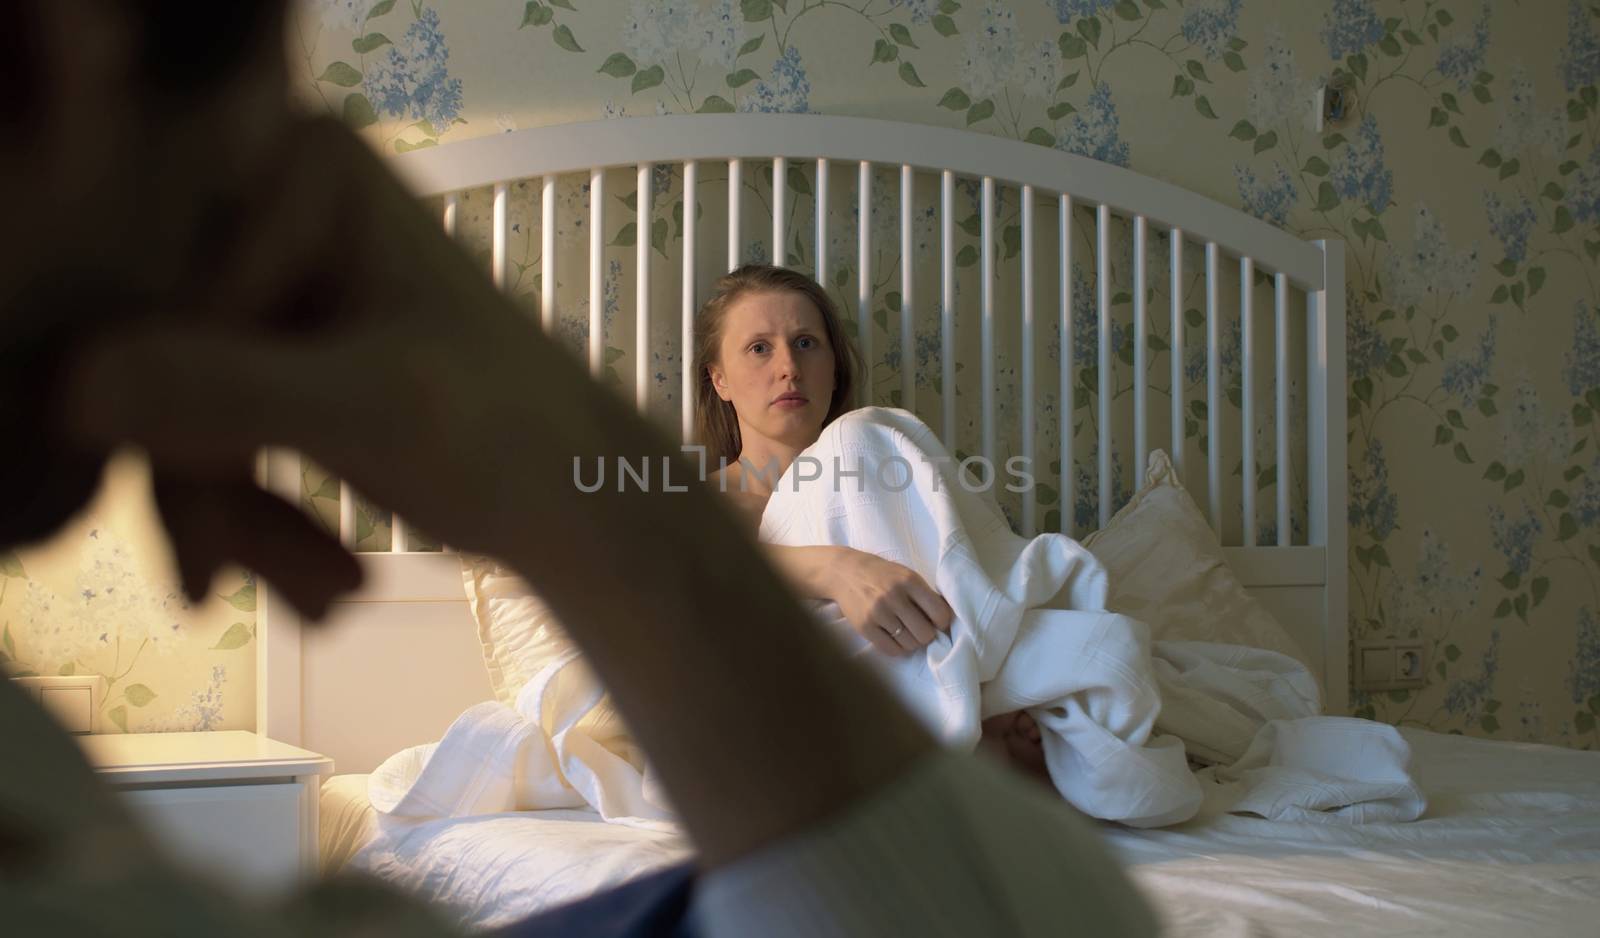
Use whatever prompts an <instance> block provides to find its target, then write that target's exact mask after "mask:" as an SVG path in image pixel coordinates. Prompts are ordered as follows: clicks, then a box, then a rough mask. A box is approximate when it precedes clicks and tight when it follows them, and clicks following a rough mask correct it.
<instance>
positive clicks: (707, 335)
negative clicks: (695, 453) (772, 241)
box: [694, 264, 861, 465]
mask: <svg viewBox="0 0 1600 938" xmlns="http://www.w3.org/2000/svg"><path fill="white" fill-rule="evenodd" d="M757 293H798V294H800V295H802V296H804V297H805V298H806V299H808V300H810V301H811V303H812V305H814V306H815V307H816V308H817V311H818V312H820V313H821V314H822V328H823V330H824V331H825V332H826V333H827V338H828V347H829V348H831V349H833V398H832V399H831V400H830V401H829V402H828V416H827V417H826V418H825V419H824V420H823V426H827V425H828V424H830V423H832V422H833V420H834V418H835V417H838V416H839V415H840V414H842V413H844V412H845V411H847V410H849V409H850V408H851V406H852V401H853V399H854V394H855V384H856V380H855V379H856V369H857V368H859V367H860V363H861V353H860V352H858V351H856V347H855V343H853V342H851V341H850V339H849V337H847V336H846V335H845V334H844V329H843V328H842V327H841V325H840V322H839V310H838V308H837V307H835V306H834V305H833V300H831V299H829V298H828V291H826V290H824V289H823V288H822V286H821V285H820V284H818V283H817V282H816V281H815V280H812V279H811V278H810V277H807V276H806V275H805V274H802V273H799V272H797V271H793V270H789V269H787V268H784V267H773V266H771V265H769V264H746V265H744V266H743V267H740V268H738V269H736V270H734V271H732V272H731V273H728V274H726V275H724V276H722V277H720V278H718V280H717V282H716V284H715V285H714V286H713V287H712V293H711V299H709V300H706V302H705V305H704V306H702V307H700V312H699V313H698V314H696V316H695V326H694V336H695V338H694V371H695V376H696V377H695V380H696V385H695V409H694V410H695V415H694V424H695V439H696V441H697V442H699V443H700V444H701V445H703V446H705V447H706V460H707V462H708V463H709V464H712V465H715V464H716V463H717V462H718V460H721V459H726V460H727V461H728V462H733V461H735V460H737V459H738V458H739V452H740V450H741V449H742V446H743V444H742V441H741V440H740V438H739V417H738V415H737V414H735V413H734V410H733V404H731V403H729V402H728V401H725V400H723V399H722V398H721V397H719V396H718V395H717V389H716V388H715V387H714V386H713V385H712V383H711V366H712V364H713V363H715V362H716V360H717V355H718V354H719V353H720V351H721V349H722V326H723V322H724V321H725V320H726V319H727V316H728V310H729V309H731V308H732V307H733V304H734V303H736V302H738V301H739V300H741V299H743V298H744V297H746V296H750V295H752V294H757Z"/></svg>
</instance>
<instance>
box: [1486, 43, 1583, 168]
mask: <svg viewBox="0 0 1600 938" xmlns="http://www.w3.org/2000/svg"><path fill="white" fill-rule="evenodd" d="M1565 127H1566V117H1565V115H1563V114H1562V113H1561V111H1559V110H1555V109H1551V110H1543V111H1541V110H1540V109H1539V106H1538V103H1537V101H1536V100H1535V98H1534V90H1533V79H1532V78H1531V77H1529V75H1528V70H1527V69H1526V68H1524V67H1523V66H1522V65H1520V64H1519V65H1517V66H1516V67H1514V68H1513V69H1512V70H1511V76H1510V78H1509V79H1508V80H1507V81H1506V91H1505V94H1504V96H1503V97H1502V98H1501V103H1500V124H1499V126H1498V127H1496V128H1495V135H1494V145H1495V148H1496V149H1497V150H1499V151H1500V155H1501V156H1502V157H1506V158H1510V157H1512V156H1515V155H1517V154H1519V153H1532V152H1538V153H1542V154H1543V155H1544V156H1546V157H1550V158H1555V157H1558V156H1560V155H1561V154H1562V153H1563V152H1564V151H1565V149H1566V141H1567V136H1566V130H1565Z"/></svg>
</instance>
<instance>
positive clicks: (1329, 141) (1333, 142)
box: [1322, 134, 1344, 150]
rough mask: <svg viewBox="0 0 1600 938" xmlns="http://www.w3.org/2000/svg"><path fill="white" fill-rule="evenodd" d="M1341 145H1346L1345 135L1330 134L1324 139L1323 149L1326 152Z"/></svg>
mask: <svg viewBox="0 0 1600 938" xmlns="http://www.w3.org/2000/svg"><path fill="white" fill-rule="evenodd" d="M1341 143H1344V134H1329V135H1328V136H1326V137H1323V138H1322V148H1323V149H1324V150H1331V149H1333V148H1334V147H1336V146H1338V145H1339V144H1341Z"/></svg>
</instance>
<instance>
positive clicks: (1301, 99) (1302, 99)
mask: <svg viewBox="0 0 1600 938" xmlns="http://www.w3.org/2000/svg"><path fill="white" fill-rule="evenodd" d="M1311 85H1312V83H1311V82H1310V81H1308V80H1307V79H1306V78H1305V76H1303V75H1301V74H1300V71H1299V69H1298V68H1296V67H1295V61H1294V50H1293V49H1291V48H1289V43H1288V40H1287V39H1285V38H1284V34H1283V30H1282V29H1280V28H1278V27H1276V26H1270V27H1268V28H1267V37H1266V43H1265V48H1264V49H1263V51H1262V54H1261V63H1260V64H1259V65H1257V66H1255V67H1254V68H1252V69H1251V70H1250V120H1251V121H1252V122H1253V123H1254V124H1255V125H1256V129H1257V130H1262V131H1264V130H1266V129H1267V128H1269V127H1277V126H1279V125H1282V124H1293V123H1294V122H1296V121H1299V120H1301V119H1303V118H1302V115H1303V114H1304V113H1305V109H1306V106H1307V104H1308V102H1310V100H1311V92H1312V87H1311Z"/></svg>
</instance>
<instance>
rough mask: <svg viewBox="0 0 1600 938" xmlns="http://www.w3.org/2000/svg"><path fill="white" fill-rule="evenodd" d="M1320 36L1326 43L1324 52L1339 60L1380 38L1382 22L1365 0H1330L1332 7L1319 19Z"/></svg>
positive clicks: (1381, 35) (1363, 48)
mask: <svg viewBox="0 0 1600 938" xmlns="http://www.w3.org/2000/svg"><path fill="white" fill-rule="evenodd" d="M1321 35H1322V41H1323V42H1325V43H1327V44H1328V55H1329V56H1331V57H1333V58H1334V59H1342V58H1344V57H1345V56H1347V55H1355V54H1356V53H1357V52H1362V51H1365V49H1366V48H1367V47H1368V46H1370V45H1372V44H1373V43H1375V42H1377V41H1378V40H1380V39H1382V38H1383V23H1382V22H1380V21H1379V20H1378V14H1376V13H1374V12H1373V11H1372V5H1371V4H1370V3H1369V2H1368V0H1333V8H1332V9H1330V10H1329V11H1328V15H1327V16H1326V17H1325V18H1324V19H1323V21H1322V34H1321Z"/></svg>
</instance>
